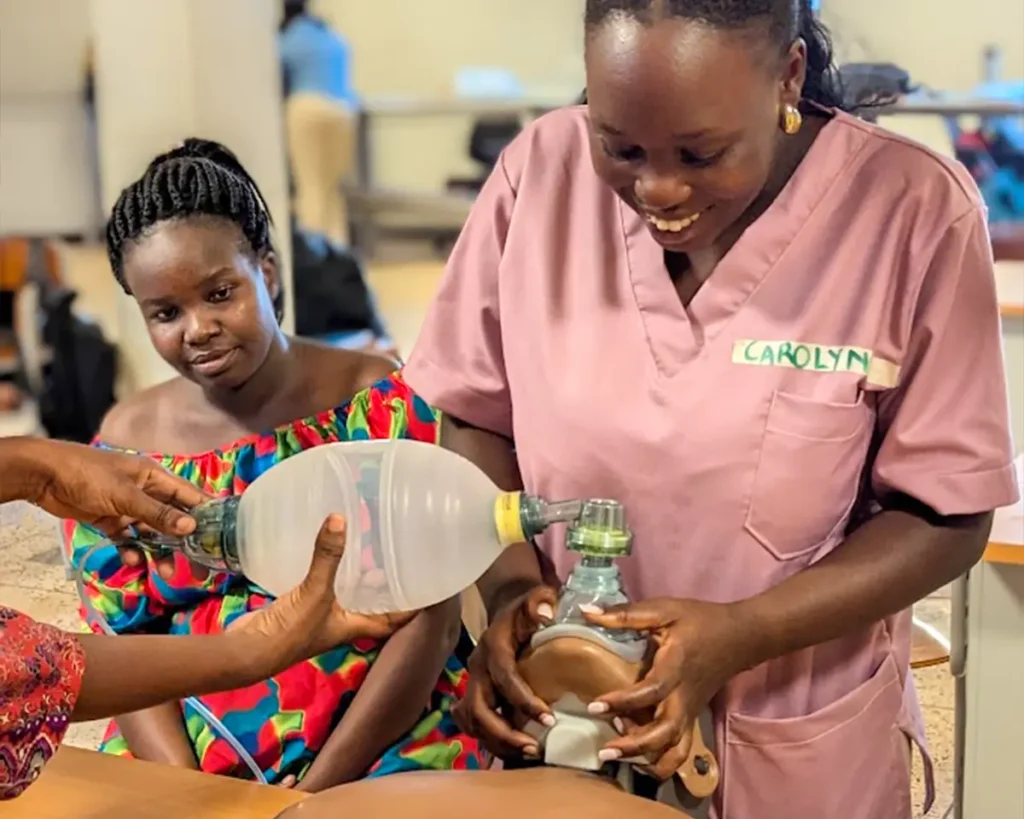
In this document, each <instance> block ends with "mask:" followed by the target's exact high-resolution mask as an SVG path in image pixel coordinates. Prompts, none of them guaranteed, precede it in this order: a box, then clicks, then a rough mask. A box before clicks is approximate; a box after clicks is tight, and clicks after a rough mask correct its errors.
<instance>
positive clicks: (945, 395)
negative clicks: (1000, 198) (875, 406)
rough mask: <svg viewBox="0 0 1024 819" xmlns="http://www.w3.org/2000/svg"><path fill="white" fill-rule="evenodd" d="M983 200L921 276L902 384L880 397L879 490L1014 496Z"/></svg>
mask: <svg viewBox="0 0 1024 819" xmlns="http://www.w3.org/2000/svg"><path fill="white" fill-rule="evenodd" d="M998 310H999V305H998V301H997V296H996V287H995V281H994V280H993V276H992V247H991V242H990V240H989V233H988V227H987V224H986V221H985V212H984V209H983V208H982V207H980V206H978V207H973V208H971V209H969V210H968V211H967V212H966V213H964V214H963V215H962V216H960V217H959V218H957V219H956V220H955V221H953V222H952V224H950V226H949V228H948V229H947V230H946V232H945V234H944V235H943V236H942V237H941V239H940V240H939V243H938V246H937V247H936V248H935V252H934V254H933V255H932V258H931V261H930V262H929V264H928V270H927V273H926V275H925V276H924V279H923V281H922V284H921V290H920V293H919V295H918V300H917V302H916V304H915V305H914V315H913V316H912V317H908V320H909V321H910V323H912V325H913V330H912V331H911V334H910V344H909V347H908V350H907V354H906V356H905V358H904V361H903V364H902V367H901V372H900V377H899V382H900V384H899V387H898V388H897V389H896V390H894V391H892V392H891V393H889V394H887V395H886V396H885V397H884V398H882V399H881V400H880V401H879V413H878V420H879V426H880V429H881V431H882V433H883V436H884V437H883V438H882V444H881V448H880V449H879V452H878V456H877V458H876V459H875V464H874V474H873V476H872V477H873V484H874V489H875V493H876V494H877V495H880V496H884V495H885V494H887V493H889V492H893V491H895V492H901V493H903V494H906V495H909V496H911V497H913V498H915V499H917V500H919V501H921V502H922V503H925V504H927V505H928V506H929V507H931V508H932V509H934V510H935V511H936V512H938V513H939V514H941V515H958V514H973V513H977V512H984V511H989V510H990V509H991V508H992V507H993V504H995V505H996V506H1000V505H1003V502H1005V503H1006V504H1009V503H1012V502H1013V498H1014V494H1015V493H1014V492H1013V483H1014V480H1015V477H1014V472H1013V466H1012V464H1011V463H1008V462H1007V456H1008V452H1010V451H1011V448H1010V443H1009V433H1008V431H1007V430H1008V421H1007V419H1008V404H1007V402H1008V400H1009V399H1008V395H1007V389H1006V379H1005V376H1004V373H1003V370H1002V368H1001V367H999V366H993V365H992V362H996V363H997V364H998V362H1000V361H1002V336H1001V333H1000V328H999V324H998V322H994V321H990V320H986V319H987V318H988V317H990V316H992V315H995V314H998Z"/></svg>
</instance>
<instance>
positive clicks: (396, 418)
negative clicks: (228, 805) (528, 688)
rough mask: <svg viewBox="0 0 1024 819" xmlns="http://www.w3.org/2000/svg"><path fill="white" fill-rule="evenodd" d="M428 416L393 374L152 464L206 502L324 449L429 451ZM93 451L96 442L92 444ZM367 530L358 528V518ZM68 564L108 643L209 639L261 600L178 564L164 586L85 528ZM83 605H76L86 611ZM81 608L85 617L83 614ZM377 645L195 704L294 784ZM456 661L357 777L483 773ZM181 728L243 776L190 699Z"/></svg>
mask: <svg viewBox="0 0 1024 819" xmlns="http://www.w3.org/2000/svg"><path fill="white" fill-rule="evenodd" d="M438 432H439V418H438V415H437V414H436V413H435V411H434V410H433V409H432V408H431V407H430V406H429V405H427V404H426V403H425V402H424V401H423V400H422V399H420V398H419V397H418V396H416V395H415V394H413V392H412V391H411V390H410V389H409V388H408V387H407V386H406V384H405V383H404V382H403V381H402V379H401V376H400V375H399V374H395V375H393V376H391V377H389V378H386V379H384V380H382V381H380V382H378V383H377V384H375V385H374V386H372V387H370V388H369V389H366V390H364V391H362V392H360V393H358V394H357V395H356V396H355V397H354V398H352V400H351V401H349V402H348V403H346V404H343V405H342V406H340V407H337V408H336V409H333V410H330V411H327V412H324V413H321V414H319V415H316V416H313V417H310V418H304V419H301V420H298V421H294V422H292V423H290V424H286V425H285V426H282V427H280V428H278V429H276V430H274V431H272V432H269V433H266V434H260V435H254V436H250V437H248V438H245V439H243V440H240V441H238V442H236V443H235V444H233V445H231V446H229V447H226V448H224V449H218V450H214V451H212V452H206V453H202V454H198V455H163V456H152V457H154V458H155V459H156V460H158V461H159V462H160V463H162V464H163V465H164V466H165V467H166V468H168V469H169V470H170V471H172V472H174V473H175V474H177V475H180V476H181V477H183V478H186V479H187V480H189V481H191V482H192V483H194V484H196V485H197V486H199V487H201V488H202V489H203V490H204V491H206V492H208V493H210V494H211V495H214V496H217V497H223V496H230V495H235V494H238V493H240V492H242V491H243V490H244V489H245V488H246V486H248V485H249V484H250V483H251V482H252V481H254V480H255V479H256V478H258V477H259V476H260V475H262V474H263V473H264V472H265V471H266V470H268V469H270V468H271V467H272V466H274V465H275V464H277V463H279V462H280V461H283V460H284V459H286V458H289V457H291V456H292V455H295V454H297V453H299V452H302V451H304V450H307V449H310V448H311V447H315V446H320V445H321V444H326V443H332V442H335V441H346V440H364V439H382V438H410V439H414V440H419V441H425V442H430V443H435V442H436V440H437V436H438ZM99 445H100V446H102V443H100V444H99ZM363 525H364V526H366V525H369V519H368V518H367V519H366V520H364V521H363ZM66 539H67V542H68V544H69V549H70V554H71V560H72V565H73V566H75V567H82V569H83V575H84V581H85V582H84V587H83V595H84V598H85V603H84V604H83V614H84V616H85V617H86V620H87V622H89V624H90V626H91V627H92V628H93V629H94V630H97V631H99V630H101V629H102V628H103V626H102V625H101V623H100V620H99V618H97V617H96V616H95V615H96V614H99V615H100V616H101V617H102V619H103V620H105V621H106V624H108V625H109V627H110V628H111V629H112V630H113V631H114V632H116V633H118V634H124V633H139V632H142V633H153V632H162V633H170V634H215V633H217V632H220V631H223V630H224V629H225V628H226V627H227V626H229V625H230V624H231V622H232V621H233V620H235V619H236V618H238V617H240V616H241V615H243V614H245V613H247V612H250V611H254V610H256V609H259V608H260V607H262V606H263V605H265V604H266V602H267V600H268V597H267V595H266V593H265V592H264V591H262V590H261V589H260V588H258V587H257V586H255V585H253V584H251V583H249V582H248V581H247V580H246V579H245V578H243V577H241V576H239V575H232V574H229V573H213V574H211V575H210V576H209V577H207V578H206V579H204V580H197V579H195V578H194V577H193V575H192V571H191V568H190V565H189V564H188V563H187V562H186V561H185V559H184V558H182V557H181V556H180V555H179V556H177V558H176V560H177V563H176V571H175V573H174V575H173V577H172V578H171V579H170V580H165V579H164V578H163V577H160V576H159V575H158V574H157V572H156V571H155V569H154V567H153V564H152V558H147V560H148V561H149V563H148V565H147V566H146V567H144V568H131V567H128V566H125V565H123V564H122V563H121V561H120V560H119V558H118V555H117V552H116V550H115V549H114V548H113V547H111V546H109V545H107V546H104V545H100V548H98V549H96V548H95V547H96V546H97V544H102V540H101V539H100V538H99V537H98V536H97V535H95V534H94V533H93V532H92V531H91V530H89V529H88V528H85V527H83V526H80V525H76V524H74V523H73V522H67V524H66ZM86 604H87V605H86ZM90 608H91V609H92V612H90V611H89V609H90ZM380 648H381V642H379V641H374V640H358V641H356V642H354V643H352V644H350V645H343V646H340V647H339V648H336V649H334V650H332V651H329V652H327V653H326V654H322V655H321V656H319V657H316V658H315V659H312V660H308V661H306V662H302V663H299V664H298V665H296V666H293V667H292V668H290V669H288V670H287V671H285V672H283V673H281V674H278V675H277V676H275V677H272V678H270V679H269V680H266V681H265V682H262V683H259V684H257V685H253V686H250V687H248V688H244V689H240V690H237V691H228V692H224V693H221V694H212V695H208V696H203V697H201V698H199V702H200V704H201V706H203V707H204V708H205V709H208V711H209V712H211V713H212V715H213V716H214V717H215V718H216V719H217V720H219V721H220V722H221V723H222V724H223V726H224V727H225V728H226V729H227V730H228V731H229V732H230V733H231V734H233V735H234V737H235V738H236V739H237V740H238V741H239V742H241V744H242V746H243V747H244V749H245V750H246V751H247V752H248V754H249V755H250V756H251V757H252V759H253V760H254V761H255V763H256V765H257V766H258V767H259V768H260V770H262V772H263V775H264V776H265V777H266V779H267V781H268V782H270V783H275V782H279V781H281V780H282V779H283V778H284V777H285V776H288V775H295V776H297V777H299V778H300V779H301V777H302V776H303V775H304V773H305V771H306V770H307V769H308V767H309V765H310V764H311V763H312V762H313V760H314V758H315V757H316V755H317V753H318V752H319V751H320V749H321V748H322V747H323V745H324V742H325V741H326V740H327V738H328V737H329V736H330V734H331V732H332V731H333V730H334V728H335V726H336V725H337V724H338V723H339V722H340V720H341V718H342V717H343V716H344V714H345V710H346V709H347V708H348V706H349V704H350V703H351V702H352V700H353V699H354V698H355V695H356V693H357V692H358V691H359V688H360V686H361V685H362V683H363V680H364V679H365V678H366V675H367V673H368V672H369V669H370V666H371V665H373V662H374V660H375V659H376V657H377V654H378V652H379V650H380ZM466 682H467V676H466V671H465V668H464V667H463V665H462V663H461V662H460V661H459V660H458V659H457V658H456V657H455V656H453V657H451V658H450V659H449V660H448V662H447V664H446V665H445V668H444V669H443V671H442V672H441V675H440V677H439V678H438V681H437V685H436V686H435V688H434V691H433V693H432V695H431V697H430V701H429V702H428V703H424V708H423V712H422V714H421V715H420V719H419V721H418V722H417V723H416V724H415V725H413V726H410V731H409V732H408V733H407V734H406V735H405V736H404V737H402V738H401V739H400V740H399V741H398V742H397V743H395V744H394V745H393V746H391V747H389V748H388V749H387V750H386V751H385V752H384V753H383V755H382V756H381V757H380V758H379V759H378V760H377V761H376V763H375V764H374V765H373V766H372V767H371V768H370V770H369V772H368V776H383V775H386V774H392V773H399V772H403V771H415V770H447V769H475V768H480V767H484V751H483V750H482V749H481V747H480V746H479V745H478V744H477V742H476V741H475V740H473V739H471V738H469V737H467V736H466V735H465V734H462V733H460V732H459V730H458V728H457V726H456V724H455V721H454V719H453V718H452V716H451V707H452V706H453V704H454V703H455V702H456V701H457V700H458V698H459V697H461V696H462V694H463V693H464V691H465V686H466ZM182 711H183V714H184V721H185V727H186V730H187V733H188V736H189V738H190V739H191V741H192V746H193V748H194V750H195V753H196V758H197V760H198V761H199V765H200V768H201V769H202V770H203V771H206V772H208V773H215V774H223V775H228V776H236V777H239V778H252V777H253V774H252V773H251V770H250V768H249V766H248V765H247V764H245V763H244V762H243V759H242V758H241V757H240V755H239V754H238V753H237V751H236V750H235V749H234V748H232V746H231V745H230V744H229V742H228V741H225V739H224V738H223V736H222V733H221V732H220V731H219V730H218V728H217V727H216V726H215V725H213V724H211V721H210V720H209V719H208V715H204V714H203V713H201V710H200V709H196V707H195V705H194V703H193V701H191V700H184V701H183V702H182ZM101 750H102V751H105V752H107V753H112V754H118V755H128V748H127V744H126V743H125V741H124V739H123V738H122V736H121V735H120V733H119V732H118V730H117V727H116V724H115V723H111V726H110V728H109V729H108V732H107V735H106V737H105V739H104V741H103V744H102V746H101Z"/></svg>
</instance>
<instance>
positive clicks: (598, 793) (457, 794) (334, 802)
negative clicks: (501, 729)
mask: <svg viewBox="0 0 1024 819" xmlns="http://www.w3.org/2000/svg"><path fill="white" fill-rule="evenodd" d="M453 810H455V811H456V812H457V813H459V814H462V815H465V816H480V817H484V816H486V817H488V819H576V817H583V818H584V819H690V817H689V815H688V814H686V813H680V812H679V811H678V810H676V809H674V808H670V807H666V806H665V805H659V804H658V803H657V802H651V801H648V800H646V799H641V798H639V797H637V796H630V795H629V794H627V793H625V792H624V791H623V790H622V789H621V788H620V787H618V786H617V785H616V784H615V783H614V782H611V781H609V780H607V779H602V778H600V777H597V776H593V775H590V774H585V773H581V772H580V771H571V770H568V769H565V768H532V769H529V770H520V771H429V772H423V773H420V772H417V773H404V774H396V775H394V776H386V777H382V778H380V779H364V780H362V781H360V782H354V783H352V784H351V785H342V786H341V787H339V788H332V789H331V790H328V791H324V792H323V793H321V794H318V795H317V796H314V797H312V798H310V799H307V800H305V801H303V802H300V803H299V804H298V805H296V806H294V807H292V808H289V809H288V810H286V811H285V812H284V813H282V814H281V815H280V816H279V817H278V819H337V817H339V816H381V817H389V819H390V817H401V819H450V817H451V816H452V811H453Z"/></svg>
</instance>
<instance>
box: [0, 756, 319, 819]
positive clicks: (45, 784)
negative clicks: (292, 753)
mask: <svg viewBox="0 0 1024 819" xmlns="http://www.w3.org/2000/svg"><path fill="white" fill-rule="evenodd" d="M305 796H306V795H305V794H302V793H298V792H296V791H291V790H287V789H285V788H273V787H269V786H267V785H256V784H253V783H251V782H243V781H242V780H239V779H229V778H228V777H225V776H211V775H209V774H201V773H198V772H196V771H185V770H182V769H181V768H171V767H169V766H166V765H156V764H153V763H151V762H138V761H136V760H132V759H121V758H118V757H113V756H109V755H107V754H100V753H97V752H95V751H83V750H80V749H78V748H62V749H61V750H60V752H59V753H58V754H57V756H55V757H54V758H53V760H52V761H51V762H50V764H49V765H47V766H46V768H45V769H44V770H43V774H42V776H40V777H39V780H38V781H37V782H36V783H35V784H34V785H32V787H30V788H29V789H28V790H27V791H26V792H25V793H24V794H22V795H21V796H19V797H18V798H17V799H15V800H13V801H11V802H7V803H5V804H3V805H0V816H2V817H3V819H274V817H276V816H277V815H278V814H279V813H281V811H283V810H285V809H286V808H288V807H291V806H292V805H295V804H298V803H299V802H301V801H302V800H303V799H304V798H305Z"/></svg>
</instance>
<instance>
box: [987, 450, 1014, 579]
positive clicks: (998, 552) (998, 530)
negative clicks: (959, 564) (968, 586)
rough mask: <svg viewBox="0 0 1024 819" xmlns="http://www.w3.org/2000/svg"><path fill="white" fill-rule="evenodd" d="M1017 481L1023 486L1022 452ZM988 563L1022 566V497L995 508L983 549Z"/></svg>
mask: <svg viewBox="0 0 1024 819" xmlns="http://www.w3.org/2000/svg"><path fill="white" fill-rule="evenodd" d="M1015 466H1016V467H1017V482H1018V484H1019V485H1020V486H1021V487H1022V488H1024V454H1021V455H1019V456H1018V457H1017V461H1016V464H1015ZM985 560H986V561H987V562H988V563H1013V564H1016V565H1018V566H1024V498H1022V499H1021V500H1018V501H1017V502H1016V503H1015V504H1014V505H1013V506H1004V507H1003V508H1002V509H997V510H996V514H995V520H993V522H992V533H991V534H990V535H989V536H988V548H987V549H986V550H985Z"/></svg>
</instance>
